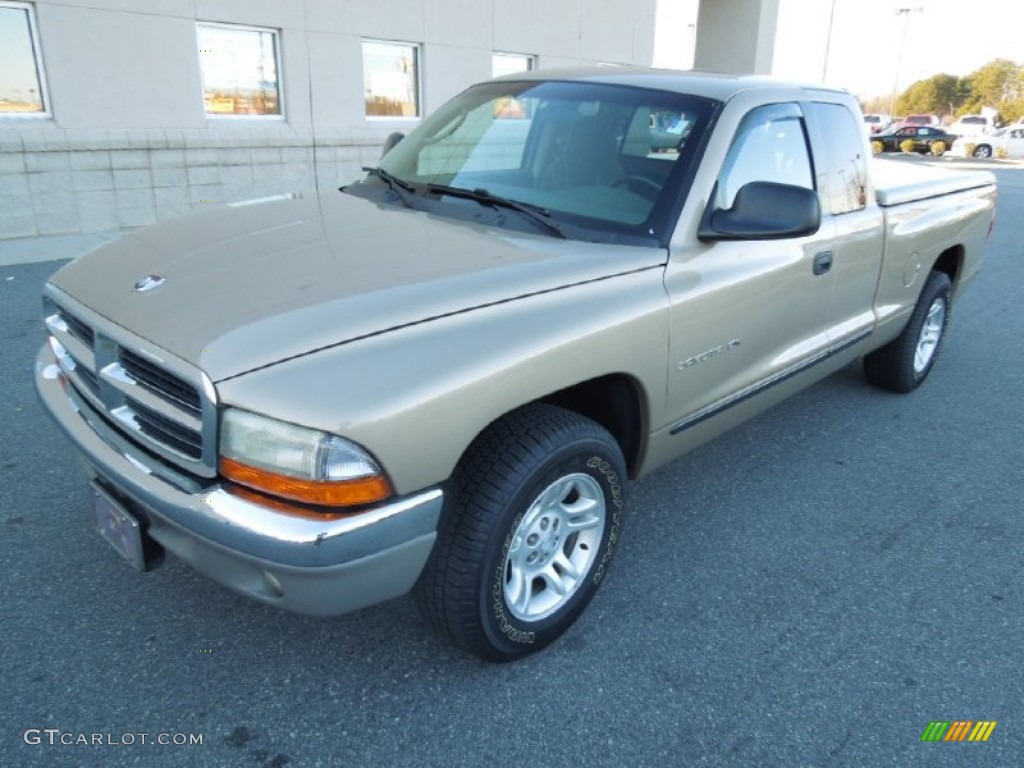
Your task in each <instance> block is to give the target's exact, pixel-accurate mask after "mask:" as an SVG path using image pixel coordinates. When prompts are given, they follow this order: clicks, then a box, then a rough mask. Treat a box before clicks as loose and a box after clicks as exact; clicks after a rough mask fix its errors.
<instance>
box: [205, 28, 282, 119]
mask: <svg viewBox="0 0 1024 768" xmlns="http://www.w3.org/2000/svg"><path fill="white" fill-rule="evenodd" d="M197 31H198V38H199V65H200V69H201V71H202V76H203V101H204V102H205V105H206V114H208V115H280V114H281V90H280V82H279V78H278V65H277V33H276V32H274V31H273V30H268V29H252V28H248V27H228V26H222V25H214V24H199V25H198V27H197Z"/></svg>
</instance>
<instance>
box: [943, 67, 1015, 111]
mask: <svg viewBox="0 0 1024 768" xmlns="http://www.w3.org/2000/svg"><path fill="white" fill-rule="evenodd" d="M964 80H965V81H966V82H967V84H968V86H969V89H970V96H969V97H968V99H967V100H966V101H965V102H964V104H963V106H962V107H961V108H960V109H959V110H958V111H957V114H968V113H976V112H980V111H981V108H982V107H993V108H995V109H997V110H999V116H1000V118H1001V119H1002V120H1004V121H1006V120H1014V119H1016V118H1017V117H1018V116H1020V114H1021V113H1022V112H1024V67H1021V66H1020V65H1019V64H1017V63H1015V62H1012V61H1010V60H1009V59H994V60H993V61H990V62H989V63H988V64H986V65H985V66H983V67H982V68H981V69H978V70H976V71H974V72H972V73H971V74H970V75H968V76H967V77H966V78H964Z"/></svg>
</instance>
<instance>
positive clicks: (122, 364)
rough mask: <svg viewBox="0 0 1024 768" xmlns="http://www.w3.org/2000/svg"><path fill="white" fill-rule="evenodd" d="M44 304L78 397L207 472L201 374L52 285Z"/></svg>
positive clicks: (211, 461) (213, 416) (168, 456)
mask: <svg viewBox="0 0 1024 768" xmlns="http://www.w3.org/2000/svg"><path fill="white" fill-rule="evenodd" d="M45 304H46V307H45V309H46V327H47V330H48V331H49V333H50V347H51V349H52V350H53V352H54V354H55V355H56V357H57V360H58V363H59V364H60V367H61V369H62V371H63V372H64V376H65V378H66V379H67V381H68V383H69V384H70V385H71V388H72V389H73V391H74V394H77V396H78V397H77V400H78V401H79V404H80V405H81V406H83V407H86V408H88V409H89V410H91V411H93V412H95V413H96V414H97V415H99V416H101V417H102V418H104V419H105V420H106V421H107V423H109V424H111V425H113V426H114V427H115V428H116V429H118V430H119V431H120V432H121V433H123V434H124V435H125V436H126V437H128V438H129V439H130V440H131V441H132V442H133V443H135V444H136V445H138V446H140V447H141V448H143V449H145V451H146V452H148V453H149V454H155V455H156V456H158V457H159V458H161V459H164V460H165V461H168V462H170V463H172V464H175V465H177V466H178V467H179V468H181V469H184V470H186V471H187V472H189V473H191V474H193V475H199V476H202V477H213V476H214V475H215V474H216V451H215V448H216V432H217V411H216V403H214V402H211V400H210V398H208V397H207V396H206V394H205V393H206V391H212V387H204V386H203V377H202V374H201V373H200V372H199V371H198V370H197V369H195V368H193V367H192V366H190V365H189V364H187V363H184V362H183V361H180V360H177V359H175V358H173V357H172V356H171V355H168V354H167V353H166V352H164V351H163V350H160V349H157V348H155V347H153V346H152V345H150V344H149V343H148V342H146V341H144V340H142V339H138V338H136V337H134V336H133V335H132V334H130V333H128V332H127V331H124V330H122V329H120V328H118V327H117V326H114V325H112V324H111V323H109V321H107V320H105V319H104V318H102V317H100V316H98V315H95V314H94V313H92V312H90V311H89V310H87V309H86V308H84V307H81V306H80V305H77V304H76V303H75V302H73V301H72V300H71V299H70V298H68V297H67V296H64V295H63V294H62V293H60V292H59V291H58V290H56V289H54V288H52V287H51V286H48V287H47V297H46V299H45ZM69 306H71V307H73V308H69ZM69 394H71V393H69Z"/></svg>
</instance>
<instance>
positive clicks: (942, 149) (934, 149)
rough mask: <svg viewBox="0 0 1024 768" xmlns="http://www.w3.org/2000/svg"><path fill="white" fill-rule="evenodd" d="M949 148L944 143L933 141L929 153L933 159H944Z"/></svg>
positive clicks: (929, 146)
mask: <svg viewBox="0 0 1024 768" xmlns="http://www.w3.org/2000/svg"><path fill="white" fill-rule="evenodd" d="M948 148H949V147H948V146H947V145H946V142H944V141H933V142H932V143H931V144H929V145H928V151H929V152H930V153H931V154H932V156H933V157H942V155H944V154H946V150H947V149H948Z"/></svg>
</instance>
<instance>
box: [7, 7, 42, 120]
mask: <svg viewBox="0 0 1024 768" xmlns="http://www.w3.org/2000/svg"><path fill="white" fill-rule="evenodd" d="M47 111H48V107H47V103H46V92H45V90H44V87H43V74H42V61H41V60H40V56H39V38H38V36H37V35H36V24H35V18H34V17H33V14H32V6H30V5H27V4H25V3H3V2H0V115H2V116H4V117H7V116H11V115H28V116H39V115H46V114H47Z"/></svg>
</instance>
